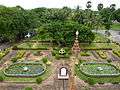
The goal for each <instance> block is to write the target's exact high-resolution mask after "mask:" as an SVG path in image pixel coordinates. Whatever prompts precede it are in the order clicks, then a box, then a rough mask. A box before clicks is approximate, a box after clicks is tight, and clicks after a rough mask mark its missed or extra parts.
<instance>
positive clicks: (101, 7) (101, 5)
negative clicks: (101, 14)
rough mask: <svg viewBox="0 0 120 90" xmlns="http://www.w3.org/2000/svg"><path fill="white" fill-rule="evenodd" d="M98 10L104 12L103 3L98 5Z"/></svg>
mask: <svg viewBox="0 0 120 90" xmlns="http://www.w3.org/2000/svg"><path fill="white" fill-rule="evenodd" d="M97 9H98V11H100V10H102V9H103V4H102V3H100V4H98V6H97Z"/></svg>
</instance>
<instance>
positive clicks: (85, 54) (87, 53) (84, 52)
mask: <svg viewBox="0 0 120 90" xmlns="http://www.w3.org/2000/svg"><path fill="white" fill-rule="evenodd" d="M80 55H81V56H90V53H89V52H87V51H82V52H80Z"/></svg>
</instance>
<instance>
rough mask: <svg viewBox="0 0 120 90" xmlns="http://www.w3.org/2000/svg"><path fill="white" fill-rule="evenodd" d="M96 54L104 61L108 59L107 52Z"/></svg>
mask: <svg viewBox="0 0 120 90" xmlns="http://www.w3.org/2000/svg"><path fill="white" fill-rule="evenodd" d="M96 52H97V54H98V55H99V56H100V57H101V58H102V59H107V53H106V51H96Z"/></svg>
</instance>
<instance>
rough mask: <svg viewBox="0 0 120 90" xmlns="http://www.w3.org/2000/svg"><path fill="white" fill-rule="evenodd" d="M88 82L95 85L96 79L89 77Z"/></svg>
mask: <svg viewBox="0 0 120 90" xmlns="http://www.w3.org/2000/svg"><path fill="white" fill-rule="evenodd" d="M87 82H88V83H89V84H90V85H94V84H95V81H94V80H93V79H91V78H88V79H87Z"/></svg>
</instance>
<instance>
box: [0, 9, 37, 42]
mask: <svg viewBox="0 0 120 90" xmlns="http://www.w3.org/2000/svg"><path fill="white" fill-rule="evenodd" d="M33 17H34V16H33V14H31V12H29V11H25V10H23V9H19V8H18V7H12V8H10V7H9V8H8V7H0V26H1V27H0V36H1V40H2V41H4V40H5V41H6V40H7V41H10V42H12V41H16V40H20V39H22V38H24V36H25V33H26V32H28V30H29V29H33V28H34V27H35V26H36V25H35V22H34V19H33ZM33 22H34V23H33Z"/></svg>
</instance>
